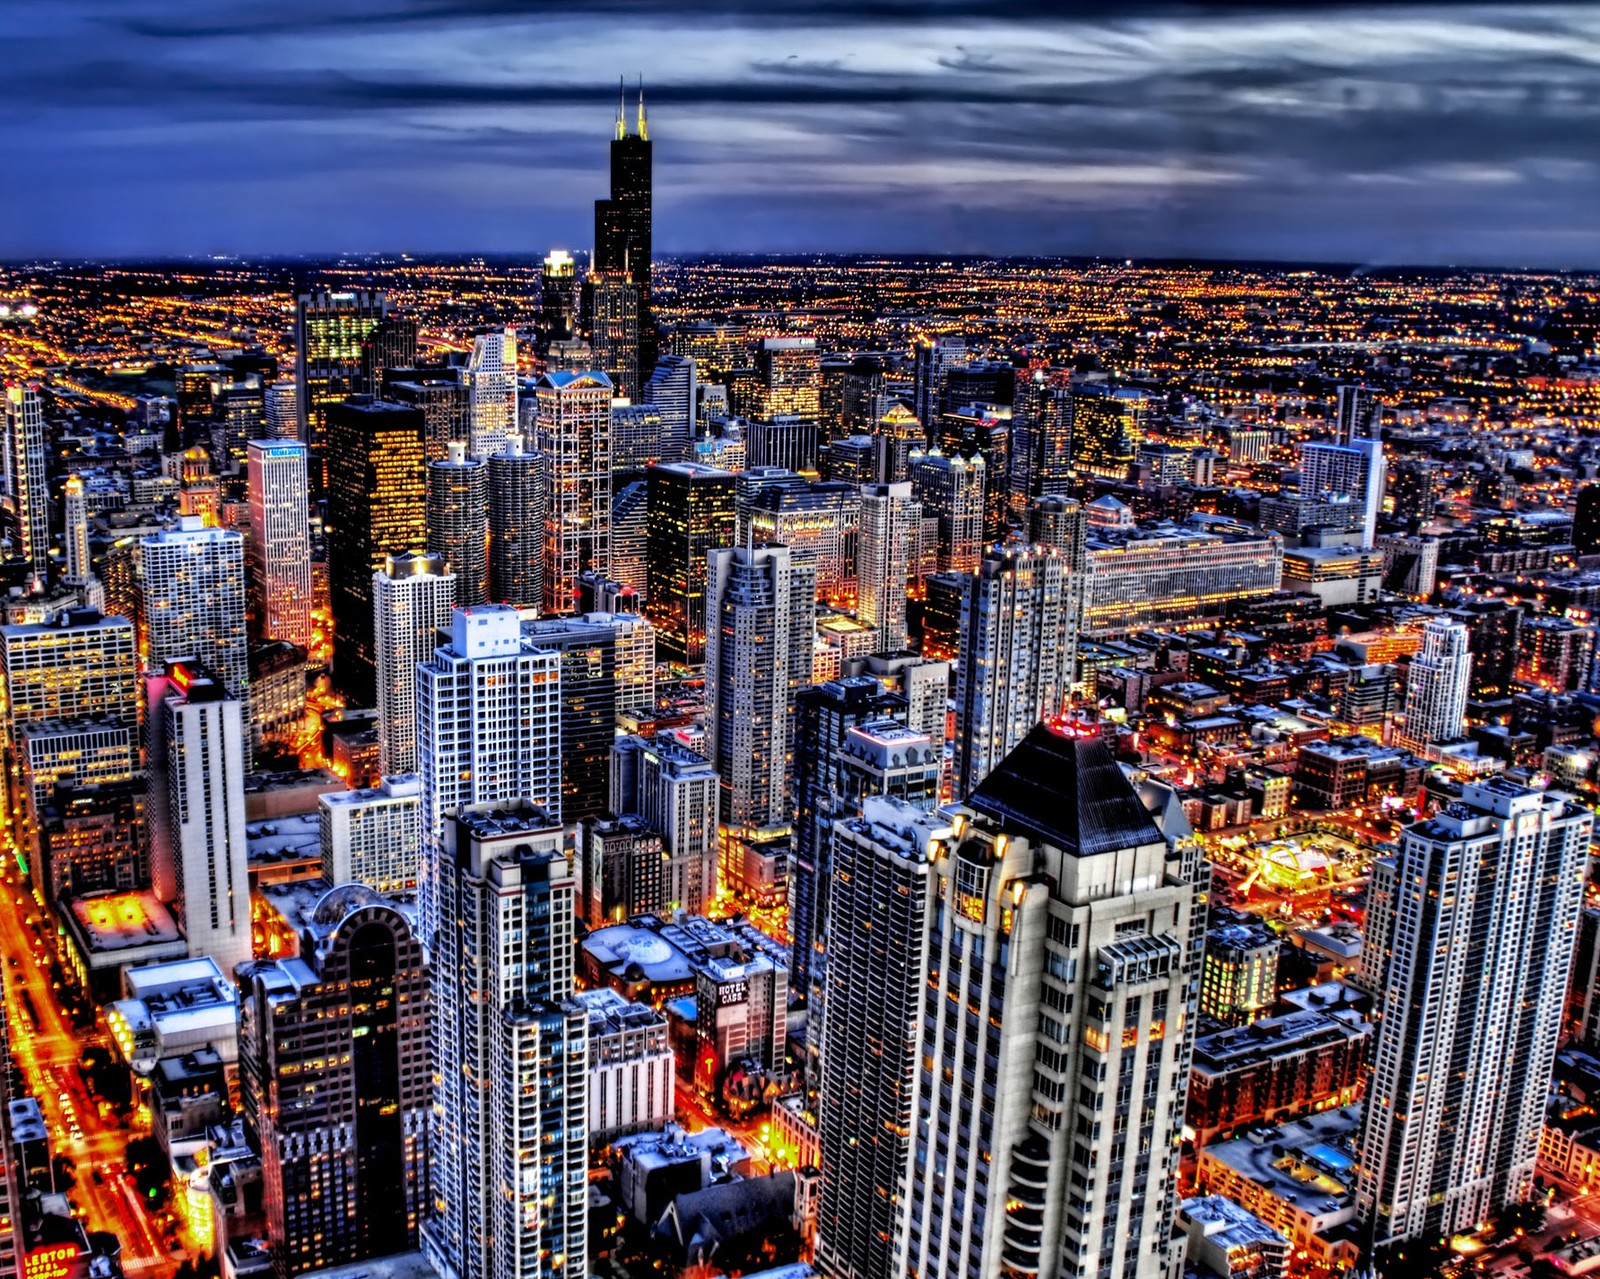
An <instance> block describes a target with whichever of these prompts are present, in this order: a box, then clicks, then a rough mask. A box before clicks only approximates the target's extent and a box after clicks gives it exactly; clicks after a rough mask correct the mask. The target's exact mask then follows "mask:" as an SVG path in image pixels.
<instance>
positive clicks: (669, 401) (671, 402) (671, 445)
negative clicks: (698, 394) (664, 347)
mask: <svg viewBox="0 0 1600 1279" xmlns="http://www.w3.org/2000/svg"><path fill="white" fill-rule="evenodd" d="M696 385H697V381H696V377H695V367H694V361H693V360H692V359H690V358H689V357H688V356H687V355H663V356H662V357H661V359H660V360H658V361H657V362H656V367H655V370H654V371H653V372H652V373H651V374H650V380H649V381H648V382H646V383H645V385H644V389H643V390H642V391H641V392H640V396H639V398H640V399H642V400H644V401H645V402H646V403H647V404H654V405H655V406H656V407H657V408H658V409H660V410H661V441H660V445H659V448H660V457H661V459H662V461H665V462H683V461H687V460H688V458H689V453H690V449H691V446H692V444H693V442H694V415H695V387H696Z"/></svg>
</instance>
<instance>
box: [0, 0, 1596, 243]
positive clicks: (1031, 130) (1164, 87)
mask: <svg viewBox="0 0 1600 1279" xmlns="http://www.w3.org/2000/svg"><path fill="white" fill-rule="evenodd" d="M0 49H3V50H4V64H3V65H4V71H3V74H0V111H3V113H4V115H3V119H4V124H3V127H0V179H3V188H0V189H3V192H4V195H3V198H0V258H14V257H23V256H33V255H65V256H151V255H166V254H204V253H238V254H244V255H259V254H280V253H308V254H321V253H337V252H345V251H351V252H363V251H374V250H410V251H414V252H449V251H484V252H517V253H527V254H541V253H543V252H544V251H545V250H546V249H547V248H549V247H551V246H553V245H563V246H566V247H569V248H573V249H587V248H588V247H589V238H590V234H591V230H590V228H591V216H592V215H591V211H590V210H591V202H592V201H593V200H594V198H595V197H596V196H598V195H601V194H602V193H603V186H604V183H605V161H606V145H605V144H606V141H607V139H608V138H609V136H610V133H611V128H612V120H613V117H614V114H615V101H616V81H617V76H618V75H619V74H620V73H626V74H627V75H628V77H629V79H630V81H631V80H632V78H633V77H634V76H635V75H636V74H639V73H642V74H643V76H644V80H645V90H646V98H647V102H648V103H649V105H650V120H651V126H652V127H651V132H652V136H653V137H654V138H655V140H656V237H655V242H656V247H657V250H658V252H662V253H674V252H680V253H694V252H735V251H737V252H763V251H771V252H793V251H811V250H824V251H825V250H835V251H868V252H904V253H914V252H941V253H942V252H949V253H964V252H971V253H995V254H1004V253H1074V254H1076V253H1085V254H1088V253H1094V254H1113V255H1118V256H1122V255H1134V256H1181V257H1194V256H1205V257H1246V258H1250V257H1255V258H1280V259H1313V260H1327V261H1358V262H1369V263H1374V264H1389V263H1469V262H1475V263H1492V264H1503V265H1511V266H1516V265H1524V264H1526V265H1546V266H1591V267H1592V266H1600V5H1596V4H1587V5H1570V6H1540V5H1529V4H1518V5H1504V6H1498V7H1473V6H1465V5H1457V4H1447V3H1439V4H1432V5H1403V6H1402V5H1394V6H1390V5H1372V4H1368V5H1358V6H1347V7H1340V6H1332V5H1322V4H1313V3H1303V4H1276V5H1269V4H1245V3H1234V4H1209V5H1176V4H1147V3H1139V2H1138V0H1129V2H1128V3H1116V2H1114V0H1107V2H1106V3H1099V4H1096V3H1058V4H1045V3H1038V2H1035V0H992V2H991V0H981V2H980V0H927V2H924V3H909V2H907V0H764V2H758V0H748V2H741V0H721V2H719V0H643V2H637V0H636V2H626V0H548V2H543V0H540V2H537V3H536V2H535V0H461V2H460V3H452V2H451V0H131V2H130V0H0Z"/></svg>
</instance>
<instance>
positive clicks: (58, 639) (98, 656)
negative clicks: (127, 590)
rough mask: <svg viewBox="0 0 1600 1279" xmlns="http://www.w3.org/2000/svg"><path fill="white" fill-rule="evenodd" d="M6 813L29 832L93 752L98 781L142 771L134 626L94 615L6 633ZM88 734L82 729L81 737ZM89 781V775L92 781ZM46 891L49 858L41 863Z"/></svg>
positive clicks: (1, 636)
mask: <svg viewBox="0 0 1600 1279" xmlns="http://www.w3.org/2000/svg"><path fill="white" fill-rule="evenodd" d="M0 679H3V681H4V694H5V696H4V700H3V702H0V708H3V713H4V721H3V724H4V746H5V751H6V768H5V772H4V777H5V783H6V787H7V800H8V805H7V807H8V812H9V815H10V819H11V825H12V829H13V830H14V831H16V832H19V833H20V832H24V831H27V830H28V829H29V826H30V825H31V823H32V822H33V820H34V819H35V817H36V816H37V813H38V809H39V801H40V800H41V799H44V798H47V797H48V794H49V791H50V790H51V789H52V788H53V786H54V785H55V784H56V782H57V781H59V780H60V778H61V777H62V776H66V775H69V774H70V775H71V776H74V777H80V776H83V775H84V773H85V772H86V769H87V766H88V765H89V763H90V758H89V752H88V751H87V750H86V749H85V748H86V747H91V746H92V748H93V765H94V771H95V772H96V774H97V777H98V778H99V779H105V780H111V779H113V778H117V777H122V778H128V777H132V776H133V774H134V771H135V770H136V769H137V768H138V767H139V742H138V736H139V652H138V645H137V643H136V641H135V633H134V626H133V623H132V622H130V621H129V620H128V619H127V618H125V617H102V616H101V615H100V614H99V613H97V612H95V611H94V610H93V609H63V610H61V611H60V612H58V613H57V614H56V615H55V616H54V617H53V618H52V619H51V620H50V621H49V622H45V623H40V624H28V625H14V626H0ZM80 730H81V731H80ZM85 780H87V778H85ZM33 860H34V876H33V878H34V884H35V887H36V889H37V890H39V891H40V892H41V893H42V892H43V891H44V887H45V883H46V879H45V869H46V868H45V866H44V864H43V863H44V859H43V858H39V857H35V858H34V859H33Z"/></svg>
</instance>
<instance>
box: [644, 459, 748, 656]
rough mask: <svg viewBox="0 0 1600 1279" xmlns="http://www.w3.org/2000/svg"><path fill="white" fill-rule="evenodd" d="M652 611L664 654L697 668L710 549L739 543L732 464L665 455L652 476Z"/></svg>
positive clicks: (702, 647)
mask: <svg viewBox="0 0 1600 1279" xmlns="http://www.w3.org/2000/svg"><path fill="white" fill-rule="evenodd" d="M648 484H649V489H648V495H647V503H648V505H647V516H646V519H647V521H648V536H647V538H646V543H645V545H646V547H647V557H648V558H647V563H646V591H645V600H646V603H645V612H646V615H647V616H648V617H649V618H650V621H651V623H652V624H653V625H654V626H655V628H656V644H657V648H658V651H659V652H660V655H661V659H662V660H663V661H665V662H667V663H669V664H670V665H672V666H673V667H674V668H675V669H678V670H682V671H695V670H698V669H699V668H700V667H701V666H702V665H704V663H705V650H706V577H707V572H708V570H707V567H706V555H707V553H708V552H709V551H712V550H715V549H717V548H718V547H724V546H732V545H733V544H734V533H735V529H734V524H735V520H734V485H735V476H734V474H733V472H732V471H723V470H719V469H717V468H716V467H714V466H703V465H701V464H700V463H698V462H673V463H663V464H662V465H660V466H653V467H651V468H650V473H649V477H648Z"/></svg>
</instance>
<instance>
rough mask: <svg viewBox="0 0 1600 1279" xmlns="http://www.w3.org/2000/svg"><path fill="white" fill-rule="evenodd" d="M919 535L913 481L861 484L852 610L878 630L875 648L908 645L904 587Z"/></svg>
mask: <svg viewBox="0 0 1600 1279" xmlns="http://www.w3.org/2000/svg"><path fill="white" fill-rule="evenodd" d="M921 538H922V503H921V502H919V501H917V499H916V498H915V497H913V496H912V493H911V483H910V481H909V480H903V481H901V482H899V483H896V484H863V485H862V486H861V534H860V542H859V544H858V549H857V552H856V590H857V592H858V594H857V604H856V614H857V616H858V617H859V618H860V619H861V621H862V622H864V623H865V624H866V625H868V626H870V627H872V628H873V629H874V630H875V631H877V632H878V640H877V645H876V648H877V651H878V652H880V653H882V652H895V651H897V650H899V649H902V648H904V647H905V646H906V593H907V590H908V588H909V579H910V575H911V571H912V567H913V566H914V565H915V564H916V562H917V559H918V551H919V548H920V546H921Z"/></svg>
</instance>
